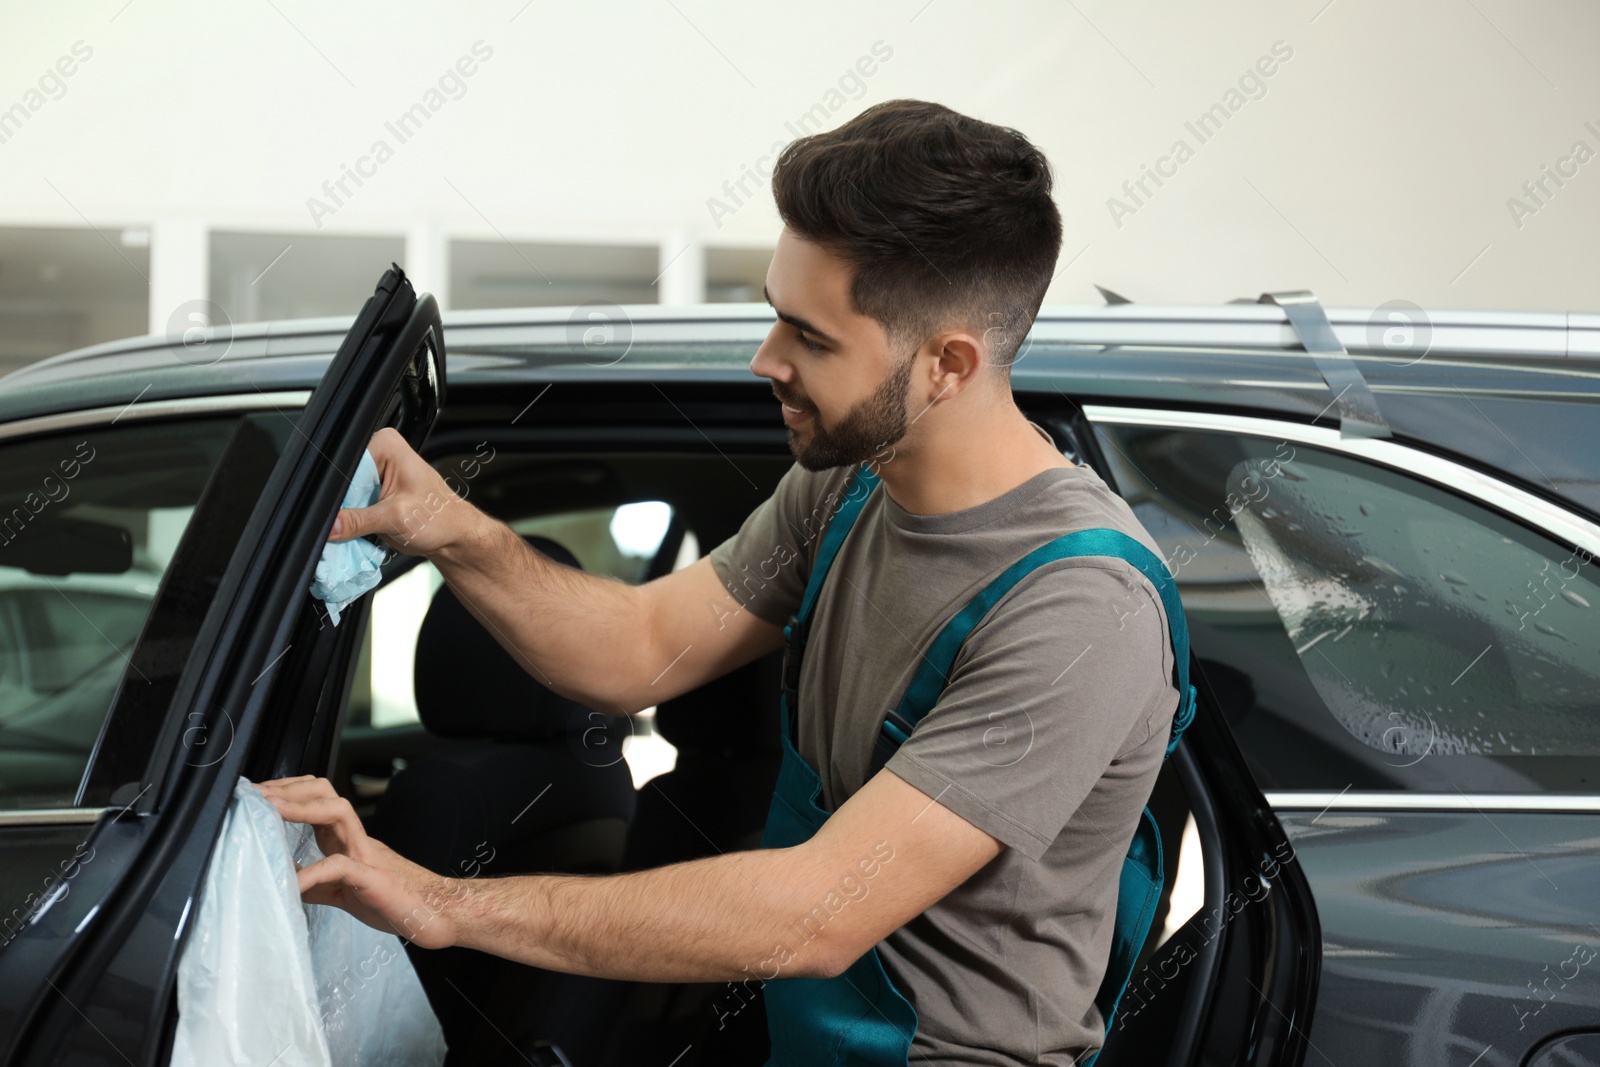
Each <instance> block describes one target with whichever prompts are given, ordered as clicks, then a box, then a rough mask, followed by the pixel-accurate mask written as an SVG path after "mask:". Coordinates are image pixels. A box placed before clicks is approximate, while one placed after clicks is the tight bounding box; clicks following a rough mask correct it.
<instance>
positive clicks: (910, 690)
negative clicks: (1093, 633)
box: [873, 527, 1195, 771]
mask: <svg viewBox="0 0 1600 1067" xmlns="http://www.w3.org/2000/svg"><path fill="white" fill-rule="evenodd" d="M1068 556H1115V557H1117V558H1118V559H1123V560H1127V561H1128V562H1129V563H1131V564H1132V565H1133V566H1135V567H1137V568H1138V569H1139V571H1140V573H1142V574H1143V575H1144V576H1145V577H1146V578H1149V579H1150V582H1151V584H1152V585H1154V586H1155V587H1156V591H1157V592H1158V593H1159V594H1160V595H1161V604H1162V607H1163V608H1165V609H1166V614H1167V636H1168V639H1169V640H1170V641H1171V643H1172V657H1173V659H1174V661H1176V663H1177V668H1178V708H1177V711H1176V712H1175V713H1174V715H1173V718H1172V733H1171V736H1170V737H1169V738H1168V741H1167V751H1166V756H1170V755H1171V754H1172V750H1173V749H1174V748H1176V747H1177V745H1178V739H1179V738H1180V737H1181V736H1182V735H1183V731H1184V730H1185V729H1187V728H1188V726H1189V723H1190V722H1192V721H1193V720H1194V708H1195V691H1194V686H1192V685H1190V684H1189V628H1188V625H1187V624H1186V622H1185V621H1184V616H1183V604H1182V602H1181V601H1180V600H1179V599H1178V586H1177V582H1175V581H1174V580H1173V578H1172V574H1171V573H1170V572H1169V571H1168V570H1167V566H1166V564H1165V563H1163V562H1162V561H1161V559H1160V558H1159V557H1157V556H1156V554H1155V553H1153V552H1151V551H1150V550H1149V549H1148V548H1146V547H1145V546H1144V545H1142V544H1140V543H1139V542H1138V541H1136V540H1135V539H1133V538H1132V537H1129V536H1128V535H1127V534H1125V533H1123V532H1122V531H1120V530H1112V529H1107V528H1104V527H1096V528H1094V529H1088V530H1078V531H1075V532H1073V533H1070V534H1063V535H1062V536H1060V537H1058V538H1056V539H1055V540H1053V541H1049V542H1046V543H1045V544H1043V545H1040V546H1039V547H1038V548H1036V549H1034V550H1033V551H1032V552H1029V553H1028V554H1027V555H1025V556H1023V557H1022V558H1021V559H1019V560H1017V561H1016V562H1015V563H1013V564H1012V565H1011V566H1009V567H1007V568H1006V569H1005V570H1003V571H1001V572H1000V574H999V575H998V576H997V577H996V578H995V579H994V580H993V581H991V582H990V583H989V584H988V585H987V586H985V587H984V589H983V590H982V591H981V592H979V593H978V595H976V596H975V597H973V598H972V599H971V600H970V601H968V602H967V604H966V606H965V607H963V608H962V609H961V610H960V611H958V612H956V614H955V615H954V616H952V617H951V619H950V621H949V622H947V623H946V624H945V626H944V628H943V629H942V630H940V632H939V636H938V637H936V638H934V642H933V645H932V647H930V648H929V649H928V651H927V653H926V654H925V655H924V656H923V657H922V662H921V663H920V664H919V665H918V667H917V672H916V674H915V675H913V676H912V679H911V684H910V685H909V686H907V687H906V691H905V694H904V695H903V696H902V697H901V699H900V704H899V706H898V707H897V708H895V709H894V711H892V712H890V713H889V715H888V716H886V717H885V719H884V723H883V726H882V728H881V729H880V731H879V738H878V743H877V745H876V746H875V749H874V754H873V770H874V771H877V770H878V769H879V768H880V767H881V766H882V765H883V762H884V761H886V760H887V757H888V755H890V754H892V753H893V751H894V750H895V749H896V748H898V747H899V746H900V744H901V743H903V742H904V741H905V740H906V738H907V737H909V736H910V734H911V731H912V730H913V729H915V728H916V725H917V723H919V722H921V721H922V720H923V718H924V717H925V716H926V715H927V714H928V712H930V711H932V710H933V706H934V705H935V704H936V703H938V700H939V695H940V694H941V693H943V692H944V687H945V684H946V682H947V681H948V679H949V677H950V669H951V666H952V665H953V664H954V663H955V658H956V654H957V653H958V652H959V651H960V650H961V646H962V644H963V643H965V641H966V639H967V637H968V635H969V634H971V633H972V630H973V628H974V627H976V626H977V625H978V623H979V622H980V621H981V620H982V619H983V617H984V616H985V615H987V614H988V613H989V610H990V609H991V608H993V607H994V606H995V604H997V603H999V601H1000V599H1001V598H1002V597H1004V596H1005V595H1006V594H1007V593H1009V592H1010V591H1011V590H1012V588H1014V587H1015V586H1016V584H1017V583H1018V582H1020V581H1021V580H1022V579H1023V578H1025V577H1026V576H1027V575H1029V574H1030V573H1032V572H1033V570H1034V569H1035V568H1037V567H1040V566H1042V565H1044V564H1046V563H1050V562H1053V561H1055V560H1058V559H1065V558H1067V557H1068ZM880 756H881V757H882V758H881V759H880ZM1164 758H1165V756H1163V759H1164Z"/></svg>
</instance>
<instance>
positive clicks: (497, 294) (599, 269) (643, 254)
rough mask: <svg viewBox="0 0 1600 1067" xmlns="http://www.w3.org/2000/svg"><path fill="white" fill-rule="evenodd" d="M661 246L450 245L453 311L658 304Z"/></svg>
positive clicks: (491, 243)
mask: <svg viewBox="0 0 1600 1067" xmlns="http://www.w3.org/2000/svg"><path fill="white" fill-rule="evenodd" d="M660 254H661V249H660V246H658V245H581V244H535V243H532V242H518V243H515V244H512V243H510V242H506V241H451V242H450V306H451V307H452V308H504V307H549V306H552V305H565V304H583V303H587V302H589V301H605V302H608V303H612V304H654V303H656V302H657V299H658V297H657V295H656V287H655V279H656V276H657V275H658V274H660V273H661V265H660V263H659V259H660Z"/></svg>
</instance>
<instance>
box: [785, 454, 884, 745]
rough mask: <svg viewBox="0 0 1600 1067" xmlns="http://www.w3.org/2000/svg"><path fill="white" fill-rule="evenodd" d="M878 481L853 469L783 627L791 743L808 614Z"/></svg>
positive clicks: (869, 473)
mask: <svg viewBox="0 0 1600 1067" xmlns="http://www.w3.org/2000/svg"><path fill="white" fill-rule="evenodd" d="M878 481H879V478H878V476H877V475H876V474H875V473H873V472H872V471H870V470H868V469H867V468H866V466H864V465H863V466H861V467H858V468H856V473H855V475H854V476H853V477H852V478H851V479H850V481H849V482H848V483H847V484H846V485H845V489H844V502H843V503H842V504H841V505H840V507H839V510H838V511H836V512H834V514H833V517H832V518H830V519H829V520H828V526H827V530H826V532H825V533H824V534H823V535H822V543H821V544H820V545H818V546H817V559H816V562H815V563H814V564H812V567H811V577H810V578H809V579H808V580H807V581H806V590H805V593H804V594H802V596H801V597H800V609H799V610H798V611H796V612H794V613H793V614H791V615H790V616H789V621H788V622H787V623H785V624H784V627H783V640H784V653H783V677H782V679H781V680H780V683H779V687H780V690H781V692H782V695H783V707H784V712H783V716H784V730H785V731H786V732H788V733H789V734H790V735H791V740H792V739H793V732H794V730H795V728H796V723H795V721H794V716H793V715H792V714H791V712H790V710H789V709H795V711H798V708H799V701H800V663H801V660H802V658H803V656H804V653H805V646H806V639H807V637H808V636H809V635H810V633H811V612H812V609H813V608H815V607H816V603H817V594H818V593H819V592H821V590H822V583H823V582H825V581H827V579H828V570H829V568H831V567H832V566H833V558H834V557H835V556H837V555H838V554H839V546H840V545H842V544H844V539H845V535H846V534H848V533H849V532H850V528H851V527H852V526H854V525H855V521H856V516H858V515H860V514H861V508H862V505H864V504H865V503H866V502H867V497H869V496H871V495H872V491H873V490H874V489H875V488H877V485H878Z"/></svg>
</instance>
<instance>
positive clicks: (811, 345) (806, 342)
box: [795, 330, 822, 352]
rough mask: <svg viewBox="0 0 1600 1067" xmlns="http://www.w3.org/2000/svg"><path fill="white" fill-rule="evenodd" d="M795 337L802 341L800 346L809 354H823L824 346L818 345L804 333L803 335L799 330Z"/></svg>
mask: <svg viewBox="0 0 1600 1067" xmlns="http://www.w3.org/2000/svg"><path fill="white" fill-rule="evenodd" d="M795 336H796V337H797V338H799V339H800V344H801V345H803V346H804V347H805V350H806V351H807V352H821V351H822V346H821V345H819V344H816V343H815V342H813V341H812V340H811V339H810V338H808V337H807V336H806V335H805V334H804V333H802V332H800V331H798V330H797V331H795Z"/></svg>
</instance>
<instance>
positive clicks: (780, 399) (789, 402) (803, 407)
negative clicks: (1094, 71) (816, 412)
mask: <svg viewBox="0 0 1600 1067" xmlns="http://www.w3.org/2000/svg"><path fill="white" fill-rule="evenodd" d="M772 395H773V396H774V397H776V398H777V401H778V403H780V404H787V405H788V406H789V407H792V408H795V409H797V410H799V411H810V410H811V409H810V408H809V407H807V406H806V405H805V404H796V403H795V402H794V401H792V400H790V399H789V398H787V397H785V396H781V395H779V393H778V391H777V390H776V389H774V390H773V391H772Z"/></svg>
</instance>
